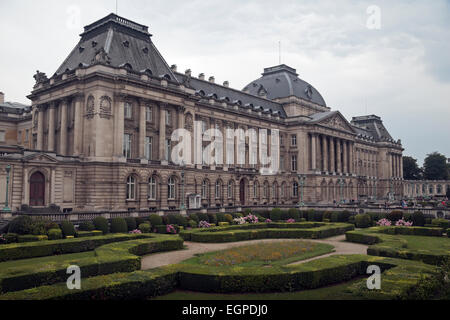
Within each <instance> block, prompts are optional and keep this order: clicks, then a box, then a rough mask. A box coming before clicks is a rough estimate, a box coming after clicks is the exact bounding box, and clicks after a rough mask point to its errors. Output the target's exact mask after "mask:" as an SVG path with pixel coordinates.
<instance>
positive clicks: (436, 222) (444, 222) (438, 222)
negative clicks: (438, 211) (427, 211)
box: [431, 219, 450, 229]
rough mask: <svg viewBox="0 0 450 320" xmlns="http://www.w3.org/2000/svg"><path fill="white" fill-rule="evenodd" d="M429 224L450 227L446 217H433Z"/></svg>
mask: <svg viewBox="0 0 450 320" xmlns="http://www.w3.org/2000/svg"><path fill="white" fill-rule="evenodd" d="M431 224H432V225H434V226H437V227H440V228H444V229H447V228H450V221H449V220H446V219H433V220H432V221H431Z"/></svg>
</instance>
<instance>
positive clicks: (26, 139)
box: [24, 129, 30, 142]
mask: <svg viewBox="0 0 450 320" xmlns="http://www.w3.org/2000/svg"><path fill="white" fill-rule="evenodd" d="M29 134H30V130H28V129H26V130H25V140H24V141H25V142H28V135H29Z"/></svg>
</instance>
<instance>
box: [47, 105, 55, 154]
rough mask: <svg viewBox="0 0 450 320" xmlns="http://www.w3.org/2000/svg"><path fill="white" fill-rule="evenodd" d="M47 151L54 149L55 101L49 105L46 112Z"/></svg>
mask: <svg viewBox="0 0 450 320" xmlns="http://www.w3.org/2000/svg"><path fill="white" fill-rule="evenodd" d="M48 151H55V103H54V102H52V103H51V104H50V106H49V113H48Z"/></svg>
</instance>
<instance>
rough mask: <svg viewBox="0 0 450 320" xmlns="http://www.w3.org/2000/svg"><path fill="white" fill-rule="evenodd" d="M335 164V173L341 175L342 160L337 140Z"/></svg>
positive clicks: (339, 142) (339, 143)
mask: <svg viewBox="0 0 450 320" xmlns="http://www.w3.org/2000/svg"><path fill="white" fill-rule="evenodd" d="M336 160H337V161H336V162H337V167H336V172H337V173H338V174H341V173H342V158H341V140H340V139H337V140H336Z"/></svg>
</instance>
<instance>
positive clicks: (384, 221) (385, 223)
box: [377, 218, 392, 226]
mask: <svg viewBox="0 0 450 320" xmlns="http://www.w3.org/2000/svg"><path fill="white" fill-rule="evenodd" d="M377 225H379V226H390V225H392V222H391V221H390V220H388V219H384V218H383V219H381V220H378V221H377Z"/></svg>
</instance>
